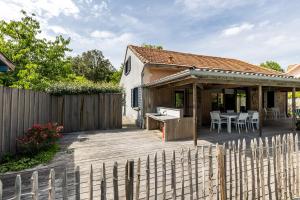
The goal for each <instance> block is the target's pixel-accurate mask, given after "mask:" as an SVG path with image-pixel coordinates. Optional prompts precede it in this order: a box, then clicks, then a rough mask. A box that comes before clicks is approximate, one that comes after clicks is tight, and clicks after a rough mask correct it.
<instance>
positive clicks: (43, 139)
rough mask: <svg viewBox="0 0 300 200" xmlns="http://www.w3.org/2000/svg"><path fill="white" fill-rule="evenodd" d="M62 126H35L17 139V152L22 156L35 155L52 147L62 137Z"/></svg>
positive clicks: (50, 124) (51, 124)
mask: <svg viewBox="0 0 300 200" xmlns="http://www.w3.org/2000/svg"><path fill="white" fill-rule="evenodd" d="M62 128H63V127H62V126H58V125H57V124H53V123H48V124H46V125H40V124H36V125H33V127H32V128H30V129H28V131H27V132H26V133H25V134H24V136H21V137H18V139H17V143H18V150H19V152H20V153H23V154H35V153H36V152H38V151H40V150H41V149H45V148H48V147H50V146H52V145H54V144H55V143H56V142H57V140H58V139H59V138H60V137H62V135H61V133H60V132H61V130H62Z"/></svg>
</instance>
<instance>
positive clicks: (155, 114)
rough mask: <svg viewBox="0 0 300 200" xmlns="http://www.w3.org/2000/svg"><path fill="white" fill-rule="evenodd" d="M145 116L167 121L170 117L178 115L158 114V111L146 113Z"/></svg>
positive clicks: (173, 117)
mask: <svg viewBox="0 0 300 200" xmlns="http://www.w3.org/2000/svg"><path fill="white" fill-rule="evenodd" d="M146 116H147V117H151V118H152V119H155V120H158V121H162V122H164V121H167V120H171V119H179V117H175V116H171V115H159V114H158V113H146Z"/></svg>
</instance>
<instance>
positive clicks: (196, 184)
mask: <svg viewBox="0 0 300 200" xmlns="http://www.w3.org/2000/svg"><path fill="white" fill-rule="evenodd" d="M175 184H176V182H175ZM198 184H199V181H198V146H197V147H196V152H195V186H196V188H195V190H196V199H199V188H198Z"/></svg>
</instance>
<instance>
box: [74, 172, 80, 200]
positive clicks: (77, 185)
mask: <svg viewBox="0 0 300 200" xmlns="http://www.w3.org/2000/svg"><path fill="white" fill-rule="evenodd" d="M75 195H76V197H75V199H76V200H80V168H79V166H77V167H76V170H75Z"/></svg>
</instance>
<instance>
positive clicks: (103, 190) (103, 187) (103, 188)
mask: <svg viewBox="0 0 300 200" xmlns="http://www.w3.org/2000/svg"><path fill="white" fill-rule="evenodd" d="M100 187H101V200H106V169H105V163H103V165H102V176H101V185H100Z"/></svg>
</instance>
